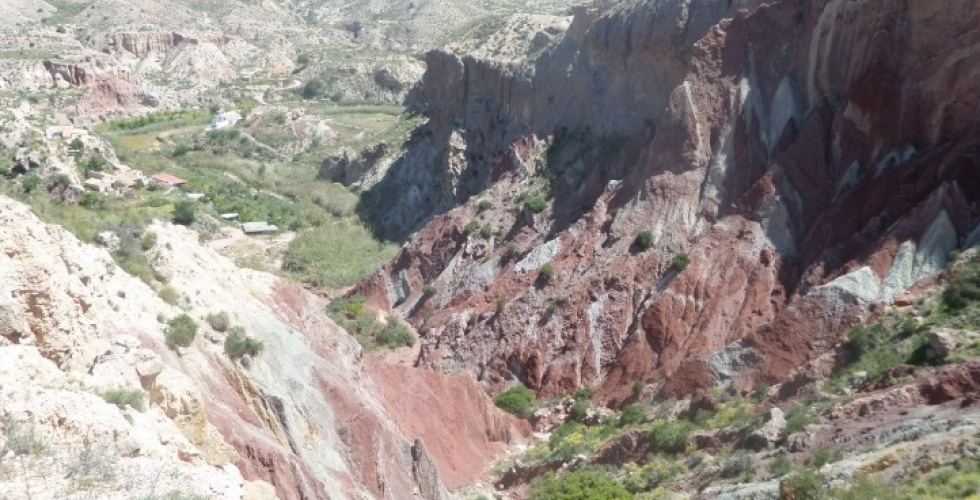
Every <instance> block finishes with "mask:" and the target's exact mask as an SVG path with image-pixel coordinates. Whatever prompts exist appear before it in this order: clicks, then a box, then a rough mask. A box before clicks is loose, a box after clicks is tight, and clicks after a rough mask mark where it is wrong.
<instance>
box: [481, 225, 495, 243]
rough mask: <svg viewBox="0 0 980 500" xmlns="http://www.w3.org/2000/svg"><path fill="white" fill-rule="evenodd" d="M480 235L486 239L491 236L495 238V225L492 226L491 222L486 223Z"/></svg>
mask: <svg viewBox="0 0 980 500" xmlns="http://www.w3.org/2000/svg"><path fill="white" fill-rule="evenodd" d="M480 237H481V238H483V239H485V240H489V239H490V238H493V226H491V225H490V224H486V225H484V226H483V227H481V228H480Z"/></svg>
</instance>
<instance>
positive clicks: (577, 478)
mask: <svg viewBox="0 0 980 500" xmlns="http://www.w3.org/2000/svg"><path fill="white" fill-rule="evenodd" d="M632 498H633V495H632V494H631V493H630V492H629V491H627V490H626V488H624V487H623V485H621V484H619V483H617V482H616V481H615V480H613V479H611V478H609V477H607V476H606V475H604V474H602V473H599V472H596V471H590V470H579V471H573V472H566V473H564V474H562V475H560V476H556V475H554V473H548V474H547V475H545V476H543V477H541V478H539V479H536V480H534V481H533V482H532V483H531V496H530V497H529V499H528V500H631V499H632Z"/></svg>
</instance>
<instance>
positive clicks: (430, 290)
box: [422, 285, 439, 297]
mask: <svg viewBox="0 0 980 500" xmlns="http://www.w3.org/2000/svg"><path fill="white" fill-rule="evenodd" d="M437 293H439V289H437V288H436V287H435V285H425V286H423V287H422V295H425V296H426V297H431V296H433V295H435V294H437Z"/></svg>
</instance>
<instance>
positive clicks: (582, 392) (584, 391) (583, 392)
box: [572, 387, 595, 399]
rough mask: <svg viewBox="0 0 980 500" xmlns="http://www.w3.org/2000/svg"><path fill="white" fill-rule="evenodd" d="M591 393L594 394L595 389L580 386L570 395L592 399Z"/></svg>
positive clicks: (576, 397)
mask: <svg viewBox="0 0 980 500" xmlns="http://www.w3.org/2000/svg"><path fill="white" fill-rule="evenodd" d="M593 395H595V389H593V388H591V387H582V388H580V389H579V390H577V391H575V394H572V397H573V398H575V399H592V396H593Z"/></svg>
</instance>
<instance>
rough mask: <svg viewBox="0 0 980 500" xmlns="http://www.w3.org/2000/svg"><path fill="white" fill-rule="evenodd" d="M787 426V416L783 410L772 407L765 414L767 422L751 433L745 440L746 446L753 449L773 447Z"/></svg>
mask: <svg viewBox="0 0 980 500" xmlns="http://www.w3.org/2000/svg"><path fill="white" fill-rule="evenodd" d="M785 428H786V417H785V415H784V414H783V410H780V409H779V408H772V409H770V410H769V411H768V412H766V414H765V423H764V424H762V427H760V428H758V429H756V430H755V431H753V432H752V434H749V436H748V437H747V438H746V440H745V447H746V448H749V449H753V450H763V449H766V448H772V447H773V446H774V445H775V444H776V442H777V441H779V439H780V437H781V436H782V434H783V429H785Z"/></svg>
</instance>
